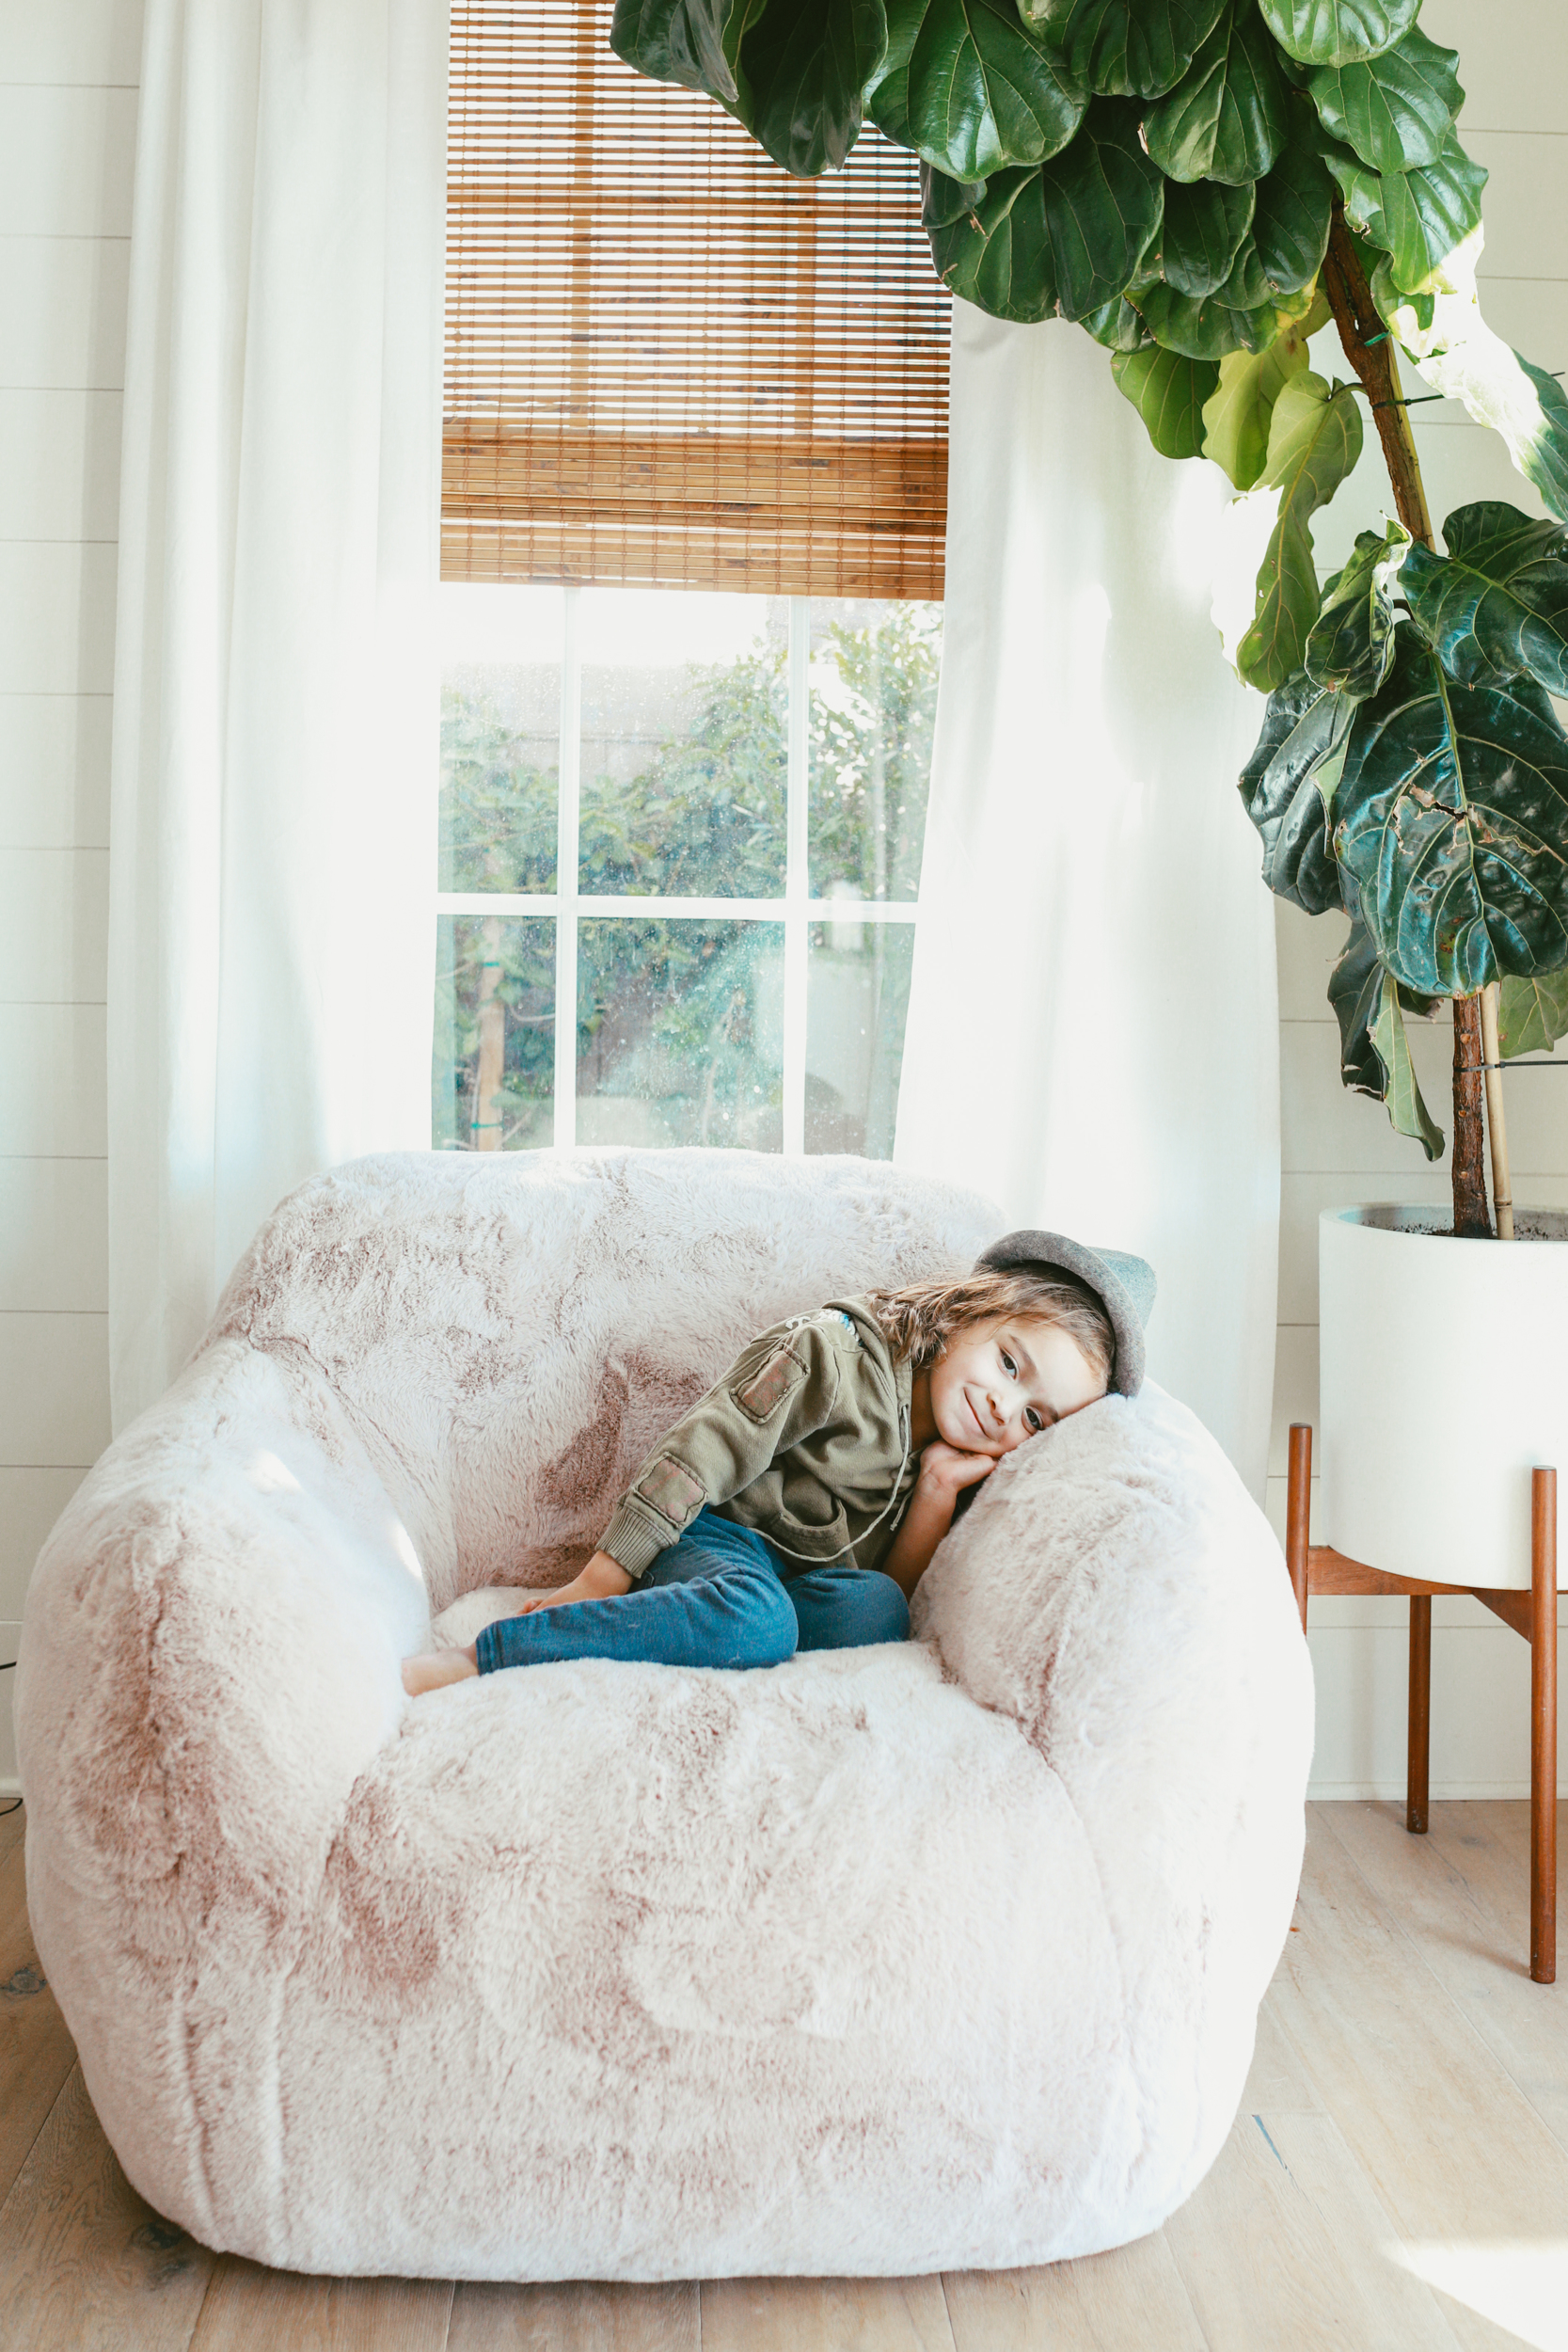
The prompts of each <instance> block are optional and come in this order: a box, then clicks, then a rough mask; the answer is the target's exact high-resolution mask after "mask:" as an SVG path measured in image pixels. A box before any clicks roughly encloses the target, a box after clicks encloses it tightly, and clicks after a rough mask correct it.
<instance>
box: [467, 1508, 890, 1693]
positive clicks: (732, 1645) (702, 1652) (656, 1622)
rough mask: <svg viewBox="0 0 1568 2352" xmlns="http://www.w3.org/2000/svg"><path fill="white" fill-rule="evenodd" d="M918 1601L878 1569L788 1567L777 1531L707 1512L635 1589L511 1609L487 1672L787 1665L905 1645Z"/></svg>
mask: <svg viewBox="0 0 1568 2352" xmlns="http://www.w3.org/2000/svg"><path fill="white" fill-rule="evenodd" d="M909 1629H910V1610H909V1603H908V1602H907V1601H906V1600H905V1598H904V1596H903V1594H902V1592H900V1590H899V1588H898V1586H897V1585H896V1584H895V1582H894V1581H893V1579H892V1577H891V1576H883V1575H882V1574H881V1572H880V1570H879V1569H877V1568H856V1567H851V1566H850V1565H848V1564H847V1562H846V1563H840V1562H835V1563H833V1565H831V1566H829V1567H821V1568H802V1569H800V1572H799V1573H798V1574H797V1573H796V1572H795V1571H794V1569H793V1567H792V1566H791V1565H786V1564H785V1562H784V1555H783V1554H781V1553H780V1552H777V1551H775V1549H774V1548H773V1546H772V1545H771V1544H770V1543H769V1542H768V1539H767V1537H766V1536H763V1535H759V1534H756V1533H755V1532H754V1530H752V1528H749V1527H737V1526H736V1523H735V1521H734V1520H733V1519H726V1518H722V1517H721V1515H720V1513H719V1512H717V1511H713V1510H708V1509H704V1510H701V1511H699V1512H698V1514H697V1516H696V1518H694V1519H693V1520H692V1522H691V1525H690V1526H689V1528H688V1529H687V1531H686V1533H685V1534H684V1535H683V1536H682V1537H681V1538H680V1540H679V1542H678V1543H674V1544H672V1545H671V1546H670V1548H669V1549H668V1550H666V1551H661V1552H660V1553H659V1555H658V1558H657V1560H656V1561H655V1562H654V1564H653V1565H652V1567H650V1568H649V1569H648V1571H647V1573H646V1574H645V1575H644V1576H643V1577H642V1578H641V1581H639V1582H638V1583H636V1584H634V1585H633V1586H632V1589H631V1591H630V1592H629V1593H621V1594H618V1595H617V1596H616V1597H615V1598H614V1599H612V1600H577V1601H565V1602H563V1603H562V1606H561V1607H560V1608H558V1609H539V1610H534V1611H532V1612H531V1613H530V1614H529V1615H528V1616H526V1617H502V1618H501V1619H500V1620H499V1623H498V1624H496V1625H487V1626H486V1627H485V1628H484V1630H483V1632H482V1633H481V1635H480V1637H479V1644H478V1655H479V1670H480V1673H481V1674H494V1673H495V1672H496V1670H497V1668H498V1667H500V1666H545V1665H549V1664H552V1663H553V1662H554V1661H557V1660H558V1659H563V1658H628V1659H637V1660H641V1661H643V1662H644V1663H646V1664H650V1665H656V1666H779V1665H782V1664H783V1663H784V1660H785V1659H786V1658H793V1657H794V1655H795V1653H796V1651H797V1650H798V1649H860V1648H862V1647H863V1646H864V1645H866V1644H868V1643H871V1642H901V1641H903V1640H904V1638H905V1636H906V1635H907V1634H908V1632H909Z"/></svg>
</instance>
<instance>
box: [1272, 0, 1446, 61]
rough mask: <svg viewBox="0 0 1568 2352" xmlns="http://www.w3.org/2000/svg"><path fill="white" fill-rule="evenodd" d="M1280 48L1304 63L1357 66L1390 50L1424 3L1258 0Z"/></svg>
mask: <svg viewBox="0 0 1568 2352" xmlns="http://www.w3.org/2000/svg"><path fill="white" fill-rule="evenodd" d="M1258 5H1259V8H1261V9H1262V11H1263V21H1264V23H1265V24H1267V25H1268V28H1269V30H1270V32H1271V33H1272V34H1273V35H1274V37H1275V40H1276V41H1278V43H1279V45H1280V47H1281V49H1284V50H1288V51H1289V53H1290V55H1291V56H1292V57H1299V58H1300V59H1301V61H1302V63H1303V64H1304V65H1354V63H1355V61H1356V59H1357V58H1360V57H1375V56H1378V54H1379V53H1380V51H1382V50H1385V49H1391V48H1392V47H1393V45H1394V43H1395V41H1397V40H1400V39H1401V37H1402V35H1403V34H1405V33H1407V32H1408V31H1409V30H1410V27H1411V26H1412V24H1415V22H1416V18H1417V14H1418V10H1419V8H1420V5H1421V0H1258Z"/></svg>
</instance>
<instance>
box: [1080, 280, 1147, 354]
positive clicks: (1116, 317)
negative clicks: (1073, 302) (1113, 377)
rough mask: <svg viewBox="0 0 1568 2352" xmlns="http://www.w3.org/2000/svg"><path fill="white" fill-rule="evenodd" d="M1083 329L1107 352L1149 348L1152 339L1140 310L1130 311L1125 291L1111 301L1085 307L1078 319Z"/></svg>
mask: <svg viewBox="0 0 1568 2352" xmlns="http://www.w3.org/2000/svg"><path fill="white" fill-rule="evenodd" d="M1078 324H1079V326H1082V327H1085V328H1086V330H1087V331H1088V333H1089V334H1091V335H1092V336H1093V337H1094V339H1095V342H1097V343H1103V344H1104V346H1105V348H1106V350H1107V351H1152V349H1153V348H1154V338H1153V336H1152V335H1151V334H1150V333H1149V331H1148V327H1147V326H1146V325H1145V324H1144V317H1143V312H1142V311H1141V310H1133V308H1132V304H1131V303H1130V302H1129V301H1128V299H1127V297H1126V295H1125V294H1117V298H1116V300H1115V301H1114V302H1105V303H1101V307H1100V309H1099V310H1085V313H1084V315H1083V317H1082V318H1081V319H1080V320H1079V322H1078Z"/></svg>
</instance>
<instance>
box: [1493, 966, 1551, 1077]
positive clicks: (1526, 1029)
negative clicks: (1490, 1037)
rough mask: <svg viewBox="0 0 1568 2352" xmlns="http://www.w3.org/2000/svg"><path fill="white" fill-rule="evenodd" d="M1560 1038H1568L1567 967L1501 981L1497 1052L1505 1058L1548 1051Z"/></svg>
mask: <svg viewBox="0 0 1568 2352" xmlns="http://www.w3.org/2000/svg"><path fill="white" fill-rule="evenodd" d="M1560 1037H1568V970H1565V971H1561V972H1544V973H1540V974H1538V975H1537V976H1536V977H1535V978H1534V979H1529V980H1514V979H1508V980H1504V982H1503V984H1502V986H1501V988H1499V989H1498V991H1497V1051H1498V1052H1499V1053H1500V1054H1501V1056H1502V1057H1503V1059H1504V1061H1512V1060H1513V1057H1514V1056H1515V1055H1516V1054H1549V1053H1550V1052H1551V1050H1552V1048H1553V1046H1554V1045H1555V1044H1556V1043H1557V1041H1558V1039H1559V1038H1560Z"/></svg>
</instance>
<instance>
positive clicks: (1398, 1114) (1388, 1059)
mask: <svg viewBox="0 0 1568 2352" xmlns="http://www.w3.org/2000/svg"><path fill="white" fill-rule="evenodd" d="M1370 1034H1371V1046H1372V1051H1373V1053H1374V1054H1375V1055H1376V1056H1377V1057H1378V1060H1379V1061H1380V1062H1381V1063H1382V1064H1383V1068H1384V1071H1385V1073H1386V1089H1385V1093H1384V1097H1383V1099H1384V1101H1385V1103H1386V1104H1387V1106H1388V1118H1389V1122H1390V1124H1391V1125H1392V1127H1393V1129H1394V1132H1395V1134H1396V1135H1402V1136H1413V1137H1414V1138H1415V1140H1416V1141H1417V1142H1418V1144H1419V1145H1420V1147H1421V1149H1422V1151H1423V1152H1425V1153H1426V1155H1427V1158H1428V1159H1429V1160H1440V1159H1441V1158H1442V1156H1443V1130H1442V1128H1441V1127H1439V1126H1438V1124H1437V1122H1436V1120H1434V1119H1433V1116H1432V1113H1431V1112H1430V1111H1429V1110H1428V1109H1427V1106H1426V1104H1425V1103H1424V1102H1423V1101H1422V1099H1421V1089H1420V1086H1419V1083H1418V1079H1417V1076H1416V1065H1415V1063H1414V1062H1413V1061H1412V1060H1411V1058H1410V1041H1409V1039H1408V1038H1407V1037H1406V1036H1405V1033H1404V1014H1403V1011H1402V1009H1401V1005H1400V992H1399V990H1398V989H1397V988H1396V987H1395V985H1394V982H1393V979H1392V977H1391V976H1390V975H1389V974H1388V973H1387V972H1386V971H1385V972H1382V973H1381V974H1380V977H1379V986H1378V989H1377V1005H1376V1010H1375V1013H1374V1014H1373V1018H1372V1024H1371V1032H1370Z"/></svg>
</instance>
